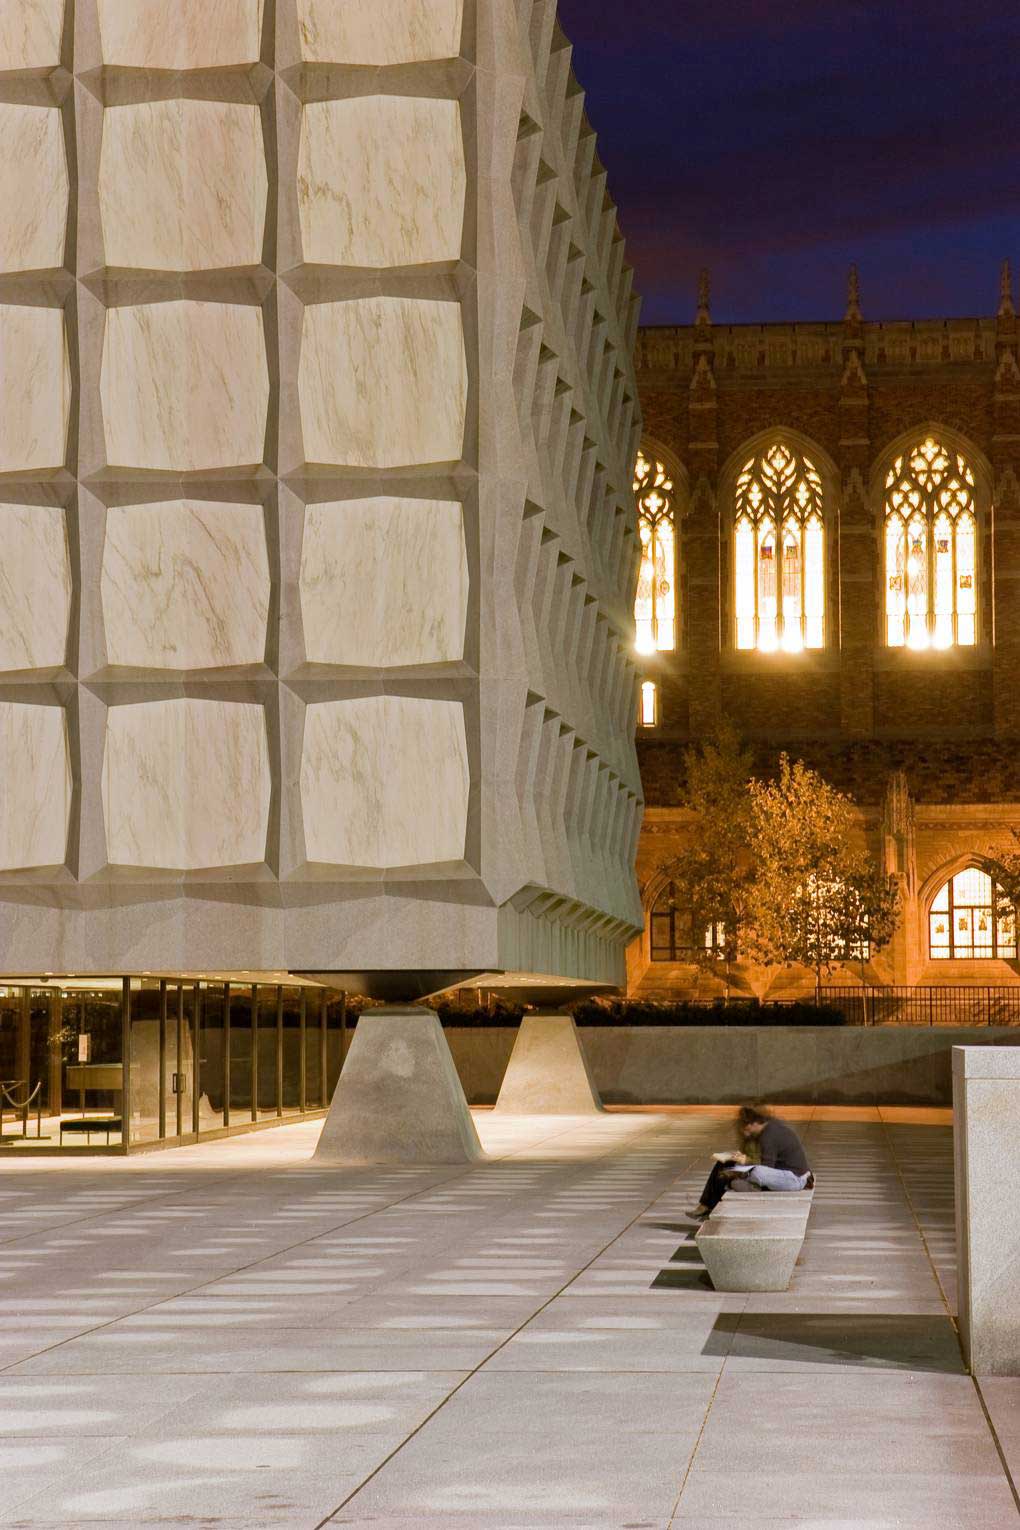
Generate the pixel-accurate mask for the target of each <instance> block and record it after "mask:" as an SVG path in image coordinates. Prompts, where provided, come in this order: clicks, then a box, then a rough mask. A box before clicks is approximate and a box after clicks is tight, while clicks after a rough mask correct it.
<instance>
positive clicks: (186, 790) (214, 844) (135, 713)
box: [102, 697, 271, 871]
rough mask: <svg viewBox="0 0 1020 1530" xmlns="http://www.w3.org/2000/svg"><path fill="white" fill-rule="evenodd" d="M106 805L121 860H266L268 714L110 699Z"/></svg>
mask: <svg viewBox="0 0 1020 1530" xmlns="http://www.w3.org/2000/svg"><path fill="white" fill-rule="evenodd" d="M102 791H103V812H104V815H105V819H106V846H107V856H108V859H109V861H110V863H111V864H112V865H115V866H152V867H163V868H171V869H175V870H181V871H186V870H196V869H198V868H201V867H207V866H236V865H246V864H251V863H257V862H260V861H263V860H264V859H265V854H266V833H267V831H268V827H269V799H270V791H271V776H270V768H269V744H268V740H267V736H266V721H265V713H264V711H263V708H262V707H261V706H257V705H251V704H249V703H246V702H231V701H205V700H199V699H196V698H192V697H185V698H179V699H176V700H172V701H144V702H139V703H137V704H134V705H130V706H120V707H111V708H110V710H109V711H108V713H107V719H106V750H105V756H104V761H103V786H102Z"/></svg>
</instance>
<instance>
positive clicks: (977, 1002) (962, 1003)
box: [819, 984, 1020, 1026]
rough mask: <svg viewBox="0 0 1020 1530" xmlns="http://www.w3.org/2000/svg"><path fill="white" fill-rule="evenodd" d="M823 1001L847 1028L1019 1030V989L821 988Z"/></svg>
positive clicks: (820, 995) (820, 993)
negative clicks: (991, 1027) (843, 1018)
mask: <svg viewBox="0 0 1020 1530" xmlns="http://www.w3.org/2000/svg"><path fill="white" fill-rule="evenodd" d="M819 999H820V1001H821V1003H822V1004H827V1005H831V1006H832V1008H833V1009H838V1010H840V1011H841V1013H842V1014H844V1015H845V1016H846V1020H847V1023H848V1024H849V1025H930V1026H936V1025H1003V1026H1005V1025H1017V1026H1020V987H1017V988H1004V987H998V988H980V987H970V986H969V985H966V984H957V985H953V986H950V985H948V984H947V985H946V986H944V987H941V986H940V987H925V988H920V987H919V988H908V987H905V986H904V987H888V988H875V987H862V988H826V987H823V988H822V989H821V990H820V992H819Z"/></svg>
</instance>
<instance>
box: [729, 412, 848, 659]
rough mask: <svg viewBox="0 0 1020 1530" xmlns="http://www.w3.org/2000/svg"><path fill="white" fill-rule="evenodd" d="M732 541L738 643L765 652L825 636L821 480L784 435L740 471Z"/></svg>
mask: <svg viewBox="0 0 1020 1530" xmlns="http://www.w3.org/2000/svg"><path fill="white" fill-rule="evenodd" d="M735 517H736V519H735V526H734V543H733V570H734V605H735V610H736V640H737V647H738V648H757V649H759V650H760V651H761V652H763V653H772V652H775V651H776V650H777V649H783V650H785V651H786V652H787V653H799V652H800V650H801V649H802V648H821V646H822V644H823V642H824V641H825V522H824V512H823V504H822V480H821V478H820V476H819V474H818V471H817V469H816V468H815V466H814V464H813V463H812V462H810V461H809V460H808V458H807V457H804V456H802V455H800V453H798V452H795V451H793V450H792V449H791V448H790V447H789V446H787V445H785V444H784V443H783V442H781V441H777V442H776V443H775V444H774V445H772V446H770V447H769V448H768V450H767V451H765V452H763V453H762V454H761V455H760V456H758V457H752V458H751V460H750V461H749V462H747V463H745V464H744V467H743V469H742V470H741V472H740V475H739V477H738V478H737V485H736V503H735Z"/></svg>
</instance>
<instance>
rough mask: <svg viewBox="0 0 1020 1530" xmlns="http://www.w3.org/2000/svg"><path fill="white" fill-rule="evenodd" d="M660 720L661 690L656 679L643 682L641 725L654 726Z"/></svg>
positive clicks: (644, 726) (643, 726)
mask: <svg viewBox="0 0 1020 1530" xmlns="http://www.w3.org/2000/svg"><path fill="white" fill-rule="evenodd" d="M658 721H659V690H658V686H657V685H656V684H655V681H654V680H642V682H641V726H642V728H654V727H655V726H656V724H657V723H658Z"/></svg>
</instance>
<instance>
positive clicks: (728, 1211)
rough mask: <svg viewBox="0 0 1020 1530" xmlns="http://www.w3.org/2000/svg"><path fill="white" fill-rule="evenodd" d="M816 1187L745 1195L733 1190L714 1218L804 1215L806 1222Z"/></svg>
mask: <svg viewBox="0 0 1020 1530" xmlns="http://www.w3.org/2000/svg"><path fill="white" fill-rule="evenodd" d="M814 1196H815V1192H814V1191H813V1190H755V1191H751V1192H749V1193H747V1194H745V1195H739V1194H734V1193H733V1191H730V1193H729V1194H728V1195H724V1196H723V1198H722V1200H721V1201H720V1202H719V1204H718V1206H717V1207H716V1208H715V1210H714V1211H713V1212H712V1221H714V1222H728V1221H732V1220H733V1219H734V1218H738V1217H741V1218H742V1217H751V1218H752V1219H754V1218H757V1217H801V1218H803V1220H804V1221H805V1222H806V1221H807V1219H808V1213H809V1212H810V1210H811V1203H812V1201H813V1200H814Z"/></svg>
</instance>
